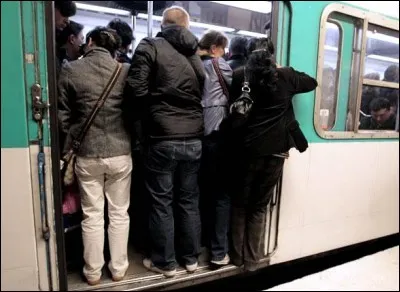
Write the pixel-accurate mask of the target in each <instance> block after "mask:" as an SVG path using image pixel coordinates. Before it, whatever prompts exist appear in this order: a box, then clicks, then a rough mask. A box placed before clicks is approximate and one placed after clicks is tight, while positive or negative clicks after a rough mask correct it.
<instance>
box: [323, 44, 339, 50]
mask: <svg viewBox="0 0 400 292" xmlns="http://www.w3.org/2000/svg"><path fill="white" fill-rule="evenodd" d="M324 49H325V50H327V51H332V52H337V51H338V48H336V47H333V46H330V45H325V46H324Z"/></svg>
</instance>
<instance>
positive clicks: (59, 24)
mask: <svg viewBox="0 0 400 292" xmlns="http://www.w3.org/2000/svg"><path fill="white" fill-rule="evenodd" d="M75 13H76V4H75V2H74V1H54V18H55V25H56V28H57V29H59V30H63V29H64V28H65V27H66V26H67V25H68V22H69V18H70V17H71V16H74V15H75Z"/></svg>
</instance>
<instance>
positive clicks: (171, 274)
mask: <svg viewBox="0 0 400 292" xmlns="http://www.w3.org/2000/svg"><path fill="white" fill-rule="evenodd" d="M143 265H144V267H145V268H146V269H148V270H149V271H152V272H155V273H159V274H163V275H164V276H165V277H167V278H173V277H175V275H176V270H174V271H163V270H161V269H159V268H157V267H155V266H153V265H152V266H150V267H149V266H147V265H145V264H144V262H143Z"/></svg>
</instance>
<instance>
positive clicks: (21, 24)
mask: <svg viewBox="0 0 400 292" xmlns="http://www.w3.org/2000/svg"><path fill="white" fill-rule="evenodd" d="M44 18H45V5H44V1H26V2H25V1H11V2H2V3H1V39H2V46H1V51H2V52H1V72H2V74H1V75H2V77H1V84H2V89H1V96H2V98H1V128H2V131H1V132H2V134H1V156H2V162H1V172H2V176H1V180H2V187H1V227H2V228H1V229H2V230H1V237H2V243H1V255H2V262H1V275H2V280H3V281H2V284H1V287H2V290H3V289H4V290H18V289H20V290H57V289H58V287H59V285H58V276H57V274H58V270H57V265H56V262H57V258H56V253H57V246H56V231H55V226H54V224H53V222H54V208H53V206H54V202H53V195H52V194H53V190H52V185H53V184H52V176H51V170H52V159H51V150H52V148H51V147H50V135H49V115H48V109H49V106H48V105H49V99H48V96H49V89H48V88H49V84H48V81H47V80H48V68H47V55H46V27H45V22H44ZM56 213H57V212H56ZM56 215H57V214H56Z"/></svg>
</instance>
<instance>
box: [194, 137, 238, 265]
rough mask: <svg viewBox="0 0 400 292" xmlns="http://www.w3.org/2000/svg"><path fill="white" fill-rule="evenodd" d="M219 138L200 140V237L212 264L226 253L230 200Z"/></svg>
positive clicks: (221, 144)
mask: <svg viewBox="0 0 400 292" xmlns="http://www.w3.org/2000/svg"><path fill="white" fill-rule="evenodd" d="M223 138H224V136H222V135H220V133H218V132H214V133H213V134H211V135H208V136H206V137H204V141H203V155H202V161H201V170H200V172H201V176H200V178H201V180H200V190H201V199H200V200H201V207H202V210H201V212H202V223H203V226H202V227H203V234H204V240H205V241H206V242H205V244H206V246H207V247H209V248H210V250H211V260H214V261H220V260H222V259H223V258H224V257H225V255H226V254H227V253H228V231H229V219H230V208H231V200H230V196H229V194H228V191H227V189H226V186H227V171H228V169H226V164H225V163H224V158H225V153H224V147H223V140H222V139H223Z"/></svg>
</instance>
